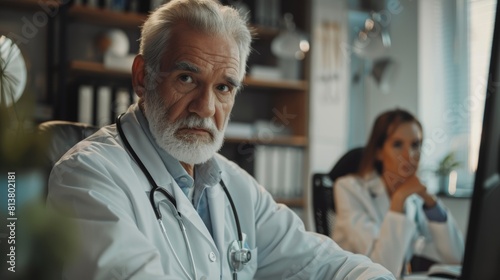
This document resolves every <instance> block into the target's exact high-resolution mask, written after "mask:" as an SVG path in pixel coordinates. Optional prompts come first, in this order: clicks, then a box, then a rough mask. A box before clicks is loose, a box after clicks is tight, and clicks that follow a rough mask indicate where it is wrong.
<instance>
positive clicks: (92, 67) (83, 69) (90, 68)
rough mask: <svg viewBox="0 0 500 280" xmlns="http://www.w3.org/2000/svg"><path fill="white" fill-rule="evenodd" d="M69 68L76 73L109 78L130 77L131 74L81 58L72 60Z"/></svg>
mask: <svg viewBox="0 0 500 280" xmlns="http://www.w3.org/2000/svg"><path fill="white" fill-rule="evenodd" d="M69 69H70V70H71V71H72V72H73V73H74V74H77V75H78V74H80V75H106V76H109V77H111V78H113V77H115V78H131V75H132V74H131V72H127V71H123V70H115V69H109V68H106V67H104V65H103V64H102V63H99V62H91V61H81V60H74V61H72V62H71V63H70V64H69Z"/></svg>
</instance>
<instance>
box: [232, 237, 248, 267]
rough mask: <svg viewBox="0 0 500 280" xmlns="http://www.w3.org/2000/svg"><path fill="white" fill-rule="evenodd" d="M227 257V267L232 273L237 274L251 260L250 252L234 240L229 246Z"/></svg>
mask: <svg viewBox="0 0 500 280" xmlns="http://www.w3.org/2000/svg"><path fill="white" fill-rule="evenodd" d="M227 257H228V262H229V267H231V269H232V270H233V272H239V271H241V270H242V269H243V266H244V265H245V264H247V263H248V262H249V261H250V260H251V259H252V254H251V253H250V250H248V249H246V248H243V246H242V244H241V242H240V241H238V240H234V241H233V242H232V243H231V245H229V248H228V252H227Z"/></svg>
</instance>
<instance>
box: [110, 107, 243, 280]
mask: <svg viewBox="0 0 500 280" xmlns="http://www.w3.org/2000/svg"><path fill="white" fill-rule="evenodd" d="M123 115H124V114H121V115H119V116H118V118H117V119H116V128H117V129H118V133H119V134H120V137H121V138H122V141H123V144H124V145H125V148H126V149H127V150H128V151H129V153H130V154H131V155H132V157H133V158H134V160H135V162H136V163H137V165H139V168H140V169H141V170H142V172H143V173H144V175H145V176H146V178H147V179H148V181H149V183H150V184H151V186H153V189H152V190H151V192H150V193H149V201H150V202H151V206H152V207H153V211H154V212H155V215H156V219H157V220H158V223H159V225H160V228H161V231H162V233H163V236H164V237H165V239H166V240H167V243H168V244H169V246H170V248H171V249H172V252H173V253H174V256H175V258H176V260H177V262H178V263H179V264H180V265H181V268H182V270H183V272H184V273H185V274H186V276H187V277H188V278H189V279H192V278H191V276H190V275H189V273H188V272H187V270H186V269H185V267H184V266H183V265H182V262H181V261H180V259H179V257H178V256H177V254H176V253H175V250H174V247H173V246H172V243H171V242H170V239H169V238H168V235H167V231H166V230H165V226H164V225H163V222H162V219H161V212H160V207H159V206H158V207H157V206H156V203H155V199H154V195H155V192H159V193H161V194H163V195H164V196H165V197H166V198H167V199H168V205H169V206H170V209H171V210H172V213H173V214H174V217H175V218H176V219H177V222H178V223H179V227H180V229H181V232H182V236H183V238H184V243H185V244H186V247H187V249H188V252H189V259H190V261H191V266H192V269H193V274H194V279H198V275H197V272H196V265H195V262H194V258H193V251H192V250H191V244H190V242H189V238H188V237H187V233H186V227H185V226H184V222H183V221H182V217H181V213H180V212H179V211H177V201H176V200H175V198H174V197H173V196H172V195H171V194H170V193H168V192H167V190H165V189H164V188H161V187H160V186H158V184H156V182H155V180H154V179H153V177H152V176H151V174H150V173H149V171H148V169H147V168H146V166H144V164H143V163H142V161H141V159H140V158H139V156H137V154H136V153H135V151H134V149H133V148H132V146H131V145H130V143H129V142H128V140H127V138H126V137H125V133H124V132H123V128H122V125H121V118H122V116H123ZM220 185H221V186H222V189H223V190H224V193H225V194H226V196H227V199H228V200H229V203H230V204H231V209H232V211H233V216H234V220H235V223H236V228H237V231H238V240H234V241H233V242H231V245H230V246H229V248H228V251H227V258H228V263H229V267H230V268H231V270H232V273H233V279H234V280H236V279H238V272H239V271H241V270H242V269H243V266H244V265H245V264H246V263H248V262H249V261H250V259H251V258H252V255H251V253H250V251H249V250H248V249H246V248H244V247H243V234H242V232H241V226H240V220H239V219H238V213H237V212H236V207H235V206H234V202H233V199H232V198H231V195H230V194H229V191H228V190H227V188H226V185H225V184H224V181H222V180H220Z"/></svg>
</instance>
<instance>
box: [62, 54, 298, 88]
mask: <svg viewBox="0 0 500 280" xmlns="http://www.w3.org/2000/svg"><path fill="white" fill-rule="evenodd" d="M70 70H71V71H74V72H75V73H76V74H86V75H108V76H110V77H117V78H127V77H130V75H131V74H130V72H127V71H123V70H115V69H109V68H106V67H104V65H103V64H102V63H99V62H91V61H82V60H75V61H72V62H71V63H70ZM243 84H244V86H246V87H255V88H267V89H269V88H273V89H285V90H293V91H305V90H307V82H306V81H286V80H282V81H268V80H261V79H255V78H250V77H246V78H245V80H244V81H243Z"/></svg>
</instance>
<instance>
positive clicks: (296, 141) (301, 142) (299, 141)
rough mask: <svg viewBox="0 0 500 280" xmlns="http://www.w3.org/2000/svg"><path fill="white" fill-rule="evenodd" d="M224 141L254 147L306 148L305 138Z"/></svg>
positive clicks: (278, 137) (275, 137) (233, 138)
mask: <svg viewBox="0 0 500 280" xmlns="http://www.w3.org/2000/svg"><path fill="white" fill-rule="evenodd" d="M224 141H225V142H228V143H247V144H254V145H259V144H260V145H284V146H296V147H305V146H307V138H306V137H305V136H274V137H273V138H272V139H259V138H238V137H227V138H225V140H224Z"/></svg>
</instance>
